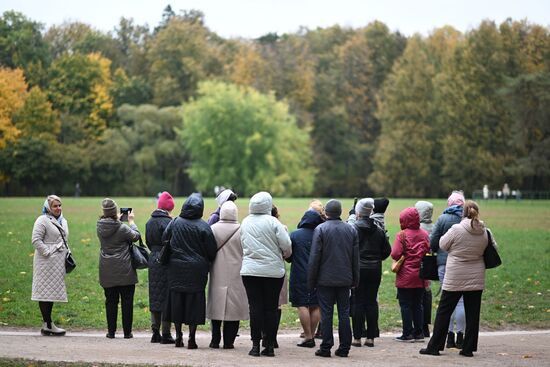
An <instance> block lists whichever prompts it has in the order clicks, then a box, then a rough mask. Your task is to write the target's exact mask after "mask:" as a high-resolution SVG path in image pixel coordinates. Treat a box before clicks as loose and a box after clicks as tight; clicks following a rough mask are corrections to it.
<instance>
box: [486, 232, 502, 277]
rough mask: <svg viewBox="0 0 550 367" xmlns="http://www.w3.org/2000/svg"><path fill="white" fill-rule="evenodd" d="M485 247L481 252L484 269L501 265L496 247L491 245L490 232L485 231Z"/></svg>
mask: <svg viewBox="0 0 550 367" xmlns="http://www.w3.org/2000/svg"><path fill="white" fill-rule="evenodd" d="M487 242H488V243H487V247H485V251H483V261H485V268H486V269H493V268H496V267H497V266H500V265H501V264H502V260H501V259H500V256H499V254H498V251H497V249H496V247H495V246H494V245H493V238H492V236H491V231H489V230H487Z"/></svg>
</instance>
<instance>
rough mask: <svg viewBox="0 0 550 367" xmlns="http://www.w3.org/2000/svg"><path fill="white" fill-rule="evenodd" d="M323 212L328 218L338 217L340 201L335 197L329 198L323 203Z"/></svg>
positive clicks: (340, 211) (340, 212)
mask: <svg viewBox="0 0 550 367" xmlns="http://www.w3.org/2000/svg"><path fill="white" fill-rule="evenodd" d="M325 213H326V214H327V216H328V217H330V218H338V217H340V215H342V203H341V202H339V201H338V200H335V199H330V200H329V201H327V204H326V205H325Z"/></svg>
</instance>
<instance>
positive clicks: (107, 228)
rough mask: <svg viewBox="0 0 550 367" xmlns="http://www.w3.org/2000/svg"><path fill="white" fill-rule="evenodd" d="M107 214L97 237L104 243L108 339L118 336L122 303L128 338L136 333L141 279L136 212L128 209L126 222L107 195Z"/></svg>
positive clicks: (101, 279)
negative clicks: (133, 249)
mask: <svg viewBox="0 0 550 367" xmlns="http://www.w3.org/2000/svg"><path fill="white" fill-rule="evenodd" d="M101 207H102V210H103V215H102V216H101V217H100V218H99V220H98V221H97V238H98V239H99V243H100V245H101V250H100V255H99V284H101V286H102V287H103V290H104V291H105V314H106V316H107V338H109V339H113V338H114V337H115V332H116V326H117V316H118V302H119V300H120V301H121V306H122V329H123V330H124V338H125V339H130V338H132V337H133V335H132V321H133V312H134V292H135V289H136V283H137V282H138V278H137V273H136V270H135V269H134V268H133V267H132V259H131V256H130V246H129V245H130V243H132V242H136V241H137V240H139V238H140V233H139V231H138V228H137V226H136V224H135V223H134V212H133V211H129V212H128V224H125V223H122V222H121V221H120V218H121V216H122V213H121V214H120V215H119V214H118V210H117V204H116V203H115V201H114V200H112V199H109V198H105V199H103V201H102V202H101Z"/></svg>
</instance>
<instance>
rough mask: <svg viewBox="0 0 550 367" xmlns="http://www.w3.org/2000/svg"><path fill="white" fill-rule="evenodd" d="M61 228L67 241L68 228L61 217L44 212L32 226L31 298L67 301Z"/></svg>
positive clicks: (46, 300) (45, 300) (65, 251)
mask: <svg viewBox="0 0 550 367" xmlns="http://www.w3.org/2000/svg"><path fill="white" fill-rule="evenodd" d="M60 230H61V231H63V235H64V236H65V240H66V241H68V240H69V227H68V225H67V221H66V220H63V225H60V224H59V223H58V222H57V220H56V219H55V218H54V217H53V216H51V215H49V214H44V215H41V216H40V217H38V218H37V219H36V221H35V222H34V227H33V229H32V245H33V246H34V248H35V250H34V257H33V274H32V295H31V299H32V300H33V301H44V302H67V290H66V288H65V256H66V253H67V249H66V248H65V246H64V245H63V239H62V237H61V233H60Z"/></svg>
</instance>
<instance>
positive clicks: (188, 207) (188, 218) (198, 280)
mask: <svg viewBox="0 0 550 367" xmlns="http://www.w3.org/2000/svg"><path fill="white" fill-rule="evenodd" d="M203 211H204V202H203V200H202V197H200V195H198V194H192V195H191V196H189V197H188V198H187V200H186V201H185V203H183V207H182V209H181V213H180V215H179V217H176V218H175V219H174V220H172V221H171V222H170V224H169V225H168V227H166V230H165V231H164V235H163V236H162V241H163V243H164V244H165V245H168V246H170V248H169V253H170V258H169V260H168V285H169V288H170V290H171V291H177V292H185V293H194V292H204V288H205V287H206V281H207V280H208V270H209V268H210V264H211V263H212V261H214V258H215V257H216V249H217V245H216V240H215V238H214V234H213V233H212V230H211V229H210V226H209V225H208V224H207V223H206V222H205V221H203V220H202V219H201V217H202V214H203Z"/></svg>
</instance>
